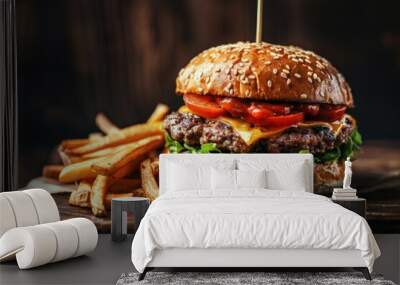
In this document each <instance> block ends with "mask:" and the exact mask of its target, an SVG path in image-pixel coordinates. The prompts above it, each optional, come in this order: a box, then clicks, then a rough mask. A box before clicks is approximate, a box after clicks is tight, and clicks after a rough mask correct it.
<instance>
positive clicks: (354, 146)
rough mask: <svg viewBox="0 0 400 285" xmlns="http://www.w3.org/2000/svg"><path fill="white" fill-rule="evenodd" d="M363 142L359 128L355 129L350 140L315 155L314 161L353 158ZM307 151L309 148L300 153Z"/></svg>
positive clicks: (322, 161) (321, 161)
mask: <svg viewBox="0 0 400 285" xmlns="http://www.w3.org/2000/svg"><path fill="white" fill-rule="evenodd" d="M361 144H362V136H361V134H360V133H359V132H358V130H357V129H355V130H354V131H353V132H352V133H351V136H350V138H349V140H348V141H347V142H346V143H344V144H342V145H340V146H338V147H336V148H334V149H332V150H330V151H327V152H325V153H324V154H321V155H314V161H315V163H324V162H331V161H335V160H336V161H337V160H346V159H347V157H350V159H352V158H353V157H354V155H355V153H356V152H357V151H358V150H359V149H360V148H361ZM306 151H308V150H301V151H299V153H307V152H306Z"/></svg>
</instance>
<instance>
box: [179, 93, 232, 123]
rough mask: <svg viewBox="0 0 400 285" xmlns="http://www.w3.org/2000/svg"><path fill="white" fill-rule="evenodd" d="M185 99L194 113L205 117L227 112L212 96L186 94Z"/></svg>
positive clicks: (217, 115)
mask: <svg viewBox="0 0 400 285" xmlns="http://www.w3.org/2000/svg"><path fill="white" fill-rule="evenodd" d="M183 101H185V104H186V106H187V107H188V108H189V109H190V110H191V111H192V112H193V113H195V114H196V115H199V116H201V117H204V118H216V117H219V116H222V115H223V114H224V113H225V111H224V109H223V108H221V107H220V106H219V105H218V104H217V103H216V102H215V100H214V98H213V97H211V96H207V95H197V94H185V95H183Z"/></svg>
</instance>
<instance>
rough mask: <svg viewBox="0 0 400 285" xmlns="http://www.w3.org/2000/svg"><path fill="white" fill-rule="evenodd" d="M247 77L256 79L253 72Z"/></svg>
mask: <svg viewBox="0 0 400 285" xmlns="http://www.w3.org/2000/svg"><path fill="white" fill-rule="evenodd" d="M248 77H249V79H256V77H255V76H254V75H253V74H250V75H249V76H248Z"/></svg>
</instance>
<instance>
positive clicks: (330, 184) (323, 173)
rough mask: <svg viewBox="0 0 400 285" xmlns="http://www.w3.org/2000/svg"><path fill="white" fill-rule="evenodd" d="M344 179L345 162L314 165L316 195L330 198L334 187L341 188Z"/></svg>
mask: <svg viewBox="0 0 400 285" xmlns="http://www.w3.org/2000/svg"><path fill="white" fill-rule="evenodd" d="M343 177H344V162H343V161H339V162H338V161H333V162H328V163H323V164H314V193H316V194H321V195H326V196H330V195H332V189H333V188H334V187H341V186H342V182H343Z"/></svg>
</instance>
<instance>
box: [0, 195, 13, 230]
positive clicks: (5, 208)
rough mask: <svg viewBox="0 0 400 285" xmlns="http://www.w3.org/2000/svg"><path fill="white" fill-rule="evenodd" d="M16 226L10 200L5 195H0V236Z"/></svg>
mask: <svg viewBox="0 0 400 285" xmlns="http://www.w3.org/2000/svg"><path fill="white" fill-rule="evenodd" d="M16 226H17V223H16V221H15V216H14V212H13V209H12V207H11V204H10V202H9V201H8V199H7V198H6V197H3V196H1V195H0V237H1V236H2V235H3V234H4V233H5V232H6V231H8V230H9V229H12V228H15V227H16Z"/></svg>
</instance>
